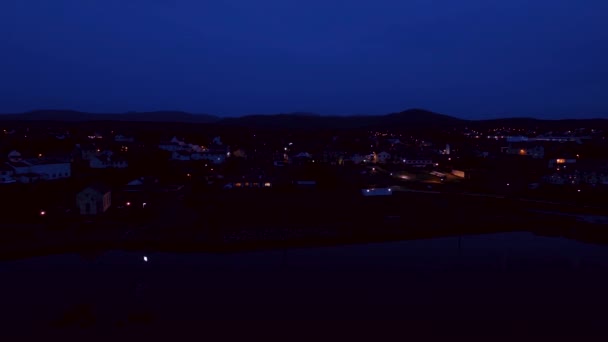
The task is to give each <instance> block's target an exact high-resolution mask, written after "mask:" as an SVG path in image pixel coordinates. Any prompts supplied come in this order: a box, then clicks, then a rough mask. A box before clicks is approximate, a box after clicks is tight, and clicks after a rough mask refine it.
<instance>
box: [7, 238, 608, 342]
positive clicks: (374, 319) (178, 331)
mask: <svg viewBox="0 0 608 342" xmlns="http://www.w3.org/2000/svg"><path fill="white" fill-rule="evenodd" d="M144 256H145V257H146V258H147V259H146V260H147V262H146V261H145V260H144ZM606 271H608V248H605V247H603V246H598V245H589V244H585V243H581V242H576V241H572V240H568V239H564V238H550V237H539V236H536V235H534V234H530V233H501V234H492V235H474V236H464V237H451V238H438V239H427V240H415V241H404V242H393V243H378V244H364V245H352V246H342V247H323V248H306V249H301V248H293V249H287V250H276V251H261V252H247V253H234V254H216V253H180V254H176V253H162V252H151V253H145V254H144V253H142V252H119V251H110V252H105V253H103V254H101V255H98V256H97V257H94V258H86V257H82V256H80V255H78V254H63V255H54V256H47V257H38V258H31V259H25V260H20V261H6V262H2V263H0V272H1V278H2V289H3V291H2V297H3V298H2V303H3V305H2V307H1V309H0V310H1V311H2V318H3V326H4V327H5V328H3V333H4V334H10V335H11V336H19V337H38V338H42V337H44V338H51V337H55V336H57V335H58V336H61V337H74V338H79V339H81V340H90V339H91V337H93V336H98V337H102V338H110V337H111V338H118V339H119V340H132V339H137V340H141V339H142V338H148V339H152V340H156V339H160V338H165V339H166V338H171V339H172V340H175V339H181V337H182V336H184V335H188V336H191V337H192V336H194V337H195V338H197V339H216V338H218V337H222V338H240V339H253V338H257V337H259V336H260V334H262V335H263V336H274V337H275V338H280V339H283V340H293V339H296V338H298V337H303V338H306V339H315V340H328V339H332V340H336V339H344V338H349V339H350V338H353V337H358V338H365V339H374V340H378V339H384V337H386V336H393V338H397V339H399V340H406V339H408V338H410V337H415V338H420V337H423V338H438V339H441V340H446V339H453V338H457V337H459V336H463V335H467V336H470V335H477V336H487V337H488V338H492V340H494V339H495V338H497V337H498V338H500V337H510V338H518V339H520V340H521V338H523V337H536V338H537V339H539V338H555V337H558V338H559V337H561V338H566V339H571V338H572V337H574V336H576V337H600V338H601V337H602V336H605V335H606V330H605V321H606V318H608V314H606V310H605V307H606V305H607V304H608V295H606V288H607V286H608V277H606V276H605V275H606Z"/></svg>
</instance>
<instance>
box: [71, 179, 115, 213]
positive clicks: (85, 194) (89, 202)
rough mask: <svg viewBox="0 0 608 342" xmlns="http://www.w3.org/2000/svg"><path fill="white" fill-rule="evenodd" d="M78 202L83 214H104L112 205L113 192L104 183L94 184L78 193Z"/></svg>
mask: <svg viewBox="0 0 608 342" xmlns="http://www.w3.org/2000/svg"><path fill="white" fill-rule="evenodd" d="M76 203H77V205H78V209H79V211H80V214H81V215H99V214H103V213H105V212H106V211H107V210H108V209H109V208H110V206H111V205H112V193H111V192H110V190H109V189H108V188H106V187H104V186H102V185H93V186H90V187H88V188H86V189H84V190H82V191H81V192H79V193H78V195H77V196H76Z"/></svg>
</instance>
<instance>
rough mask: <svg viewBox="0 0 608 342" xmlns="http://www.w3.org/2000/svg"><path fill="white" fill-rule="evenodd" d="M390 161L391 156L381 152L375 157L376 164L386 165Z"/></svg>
mask: <svg viewBox="0 0 608 342" xmlns="http://www.w3.org/2000/svg"><path fill="white" fill-rule="evenodd" d="M390 159H391V154H390V153H388V152H385V151H382V152H380V153H378V154H377V155H376V163H380V164H386V163H387V162H389V161H390Z"/></svg>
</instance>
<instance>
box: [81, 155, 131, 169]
mask: <svg viewBox="0 0 608 342" xmlns="http://www.w3.org/2000/svg"><path fill="white" fill-rule="evenodd" d="M89 167H90V168H91V169H126V168H128V167H129V163H128V162H127V161H126V160H124V159H120V158H114V157H112V155H99V156H94V157H92V158H91V159H90V160H89Z"/></svg>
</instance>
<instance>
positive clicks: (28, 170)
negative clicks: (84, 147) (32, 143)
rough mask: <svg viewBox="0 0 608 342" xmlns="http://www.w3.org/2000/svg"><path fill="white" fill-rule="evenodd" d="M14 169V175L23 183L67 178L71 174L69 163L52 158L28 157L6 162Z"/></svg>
mask: <svg viewBox="0 0 608 342" xmlns="http://www.w3.org/2000/svg"><path fill="white" fill-rule="evenodd" d="M6 165H8V166H9V167H11V168H12V169H13V171H14V177H15V178H16V179H17V180H18V181H20V182H23V183H31V182H32V181H36V180H56V179H63V178H69V177H71V175H72V171H71V164H70V163H69V162H64V161H60V160H53V159H29V160H25V161H19V162H14V161H10V162H7V163H6Z"/></svg>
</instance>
